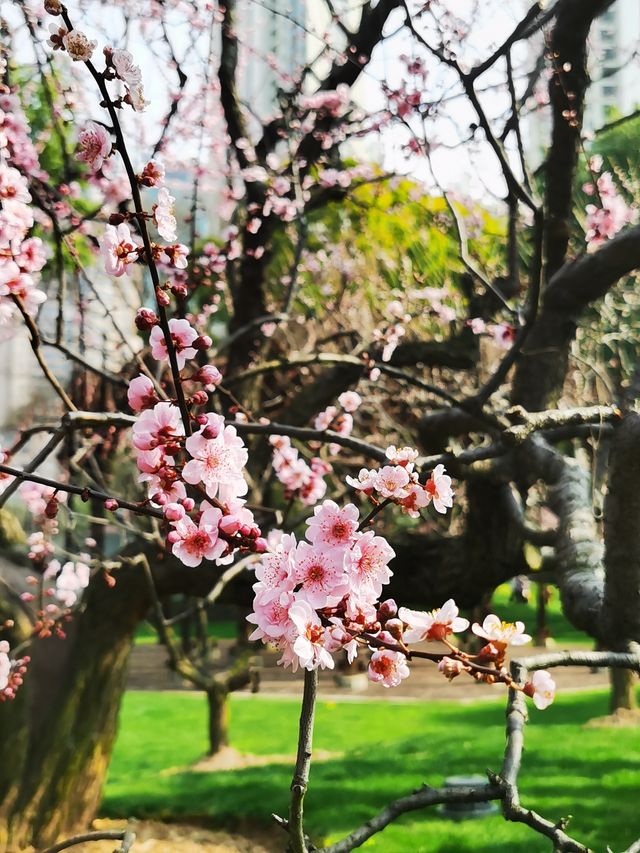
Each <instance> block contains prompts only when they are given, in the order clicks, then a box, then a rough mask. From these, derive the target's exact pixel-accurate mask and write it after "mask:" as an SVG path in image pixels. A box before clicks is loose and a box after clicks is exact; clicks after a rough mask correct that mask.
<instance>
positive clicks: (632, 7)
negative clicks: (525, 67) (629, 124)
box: [523, 0, 640, 168]
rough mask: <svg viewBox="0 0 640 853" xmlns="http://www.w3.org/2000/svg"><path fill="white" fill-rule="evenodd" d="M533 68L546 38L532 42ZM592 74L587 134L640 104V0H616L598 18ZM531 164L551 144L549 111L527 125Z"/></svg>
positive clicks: (542, 111) (592, 35)
mask: <svg viewBox="0 0 640 853" xmlns="http://www.w3.org/2000/svg"><path fill="white" fill-rule="evenodd" d="M531 49H532V50H531V54H530V62H529V65H530V66H531V67H533V64H534V63H535V61H536V60H537V58H538V57H539V56H540V53H541V52H542V50H543V49H544V41H543V39H542V37H541V38H540V39H539V40H538V41H537V42H536V41H532V43H531ZM589 75H590V77H591V83H590V86H589V90H588V92H587V98H586V109H585V115H584V123H583V127H584V132H585V134H586V135H587V137H588V135H589V134H591V133H593V132H594V131H597V130H598V129H599V128H601V127H602V126H603V125H605V124H606V123H607V122H608V121H610V120H611V119H612V118H614V117H615V116H617V115H626V114H628V113H631V112H633V110H634V109H636V107H637V106H638V105H640V0H617V2H615V3H614V4H613V5H612V6H611V8H610V9H608V10H607V11H606V12H604V13H603V14H602V15H600V17H599V18H597V19H596V20H595V21H594V23H593V26H592V28H591V33H590V54H589ZM523 127H524V135H525V142H526V147H527V153H528V155H529V164H530V166H532V167H534V168H535V167H537V166H538V165H539V164H540V162H541V161H542V159H543V158H544V152H545V149H546V147H547V145H548V144H549V134H550V130H551V120H550V116H549V110H548V108H545V107H542V108H539V109H537V110H535V111H534V112H532V113H531V114H530V115H529V117H528V118H527V120H526V122H525V123H524V125H523Z"/></svg>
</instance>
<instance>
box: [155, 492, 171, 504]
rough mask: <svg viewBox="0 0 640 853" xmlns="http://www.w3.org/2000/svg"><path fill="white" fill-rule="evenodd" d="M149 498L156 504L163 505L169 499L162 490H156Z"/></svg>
mask: <svg viewBox="0 0 640 853" xmlns="http://www.w3.org/2000/svg"><path fill="white" fill-rule="evenodd" d="M151 500H152V501H153V502H154V504H158V506H164V505H165V504H166V502H167V501H168V500H169V498H168V497H167V496H166V495H165V494H164V492H158V493H157V494H155V495H153V497H152V498H151Z"/></svg>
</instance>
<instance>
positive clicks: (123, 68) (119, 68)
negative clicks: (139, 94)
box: [111, 49, 142, 87]
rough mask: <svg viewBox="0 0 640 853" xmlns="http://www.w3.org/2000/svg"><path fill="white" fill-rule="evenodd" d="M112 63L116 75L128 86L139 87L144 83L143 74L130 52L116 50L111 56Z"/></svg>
mask: <svg viewBox="0 0 640 853" xmlns="http://www.w3.org/2000/svg"><path fill="white" fill-rule="evenodd" d="M111 62H112V64H113V67H114V69H115V72H116V74H117V75H118V77H119V78H120V79H121V80H123V81H124V82H125V83H126V84H127V86H129V87H132V86H137V85H138V83H140V82H142V72H141V71H140V68H139V67H138V66H137V65H136V64H135V62H134V61H133V56H132V55H131V54H130V53H129V51H128V50H120V49H118V50H114V51H113V52H112V54H111Z"/></svg>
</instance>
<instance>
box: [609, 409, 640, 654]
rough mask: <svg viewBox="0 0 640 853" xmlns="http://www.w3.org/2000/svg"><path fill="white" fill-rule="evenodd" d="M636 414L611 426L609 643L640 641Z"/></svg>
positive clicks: (639, 422) (639, 426)
mask: <svg viewBox="0 0 640 853" xmlns="http://www.w3.org/2000/svg"><path fill="white" fill-rule="evenodd" d="M639 482H640V415H638V414H636V413H635V412H634V413H631V414H629V415H627V417H626V418H625V419H624V421H623V422H622V424H621V425H620V426H619V427H618V428H617V429H616V430H615V432H614V434H613V439H612V442H611V451H610V454H609V485H608V489H607V495H606V498H605V503H604V539H605V553H604V566H605V572H606V580H605V589H604V604H603V611H602V628H603V632H604V636H605V639H606V640H607V644H608V645H609V646H610V648H612V649H615V650H616V651H626V650H627V649H628V648H629V644H634V643H635V644H636V647H637V646H638V644H640V489H639V488H638V483H639Z"/></svg>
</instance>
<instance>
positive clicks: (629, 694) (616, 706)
mask: <svg viewBox="0 0 640 853" xmlns="http://www.w3.org/2000/svg"><path fill="white" fill-rule="evenodd" d="M609 677H610V683H611V694H610V697H609V710H610V711H611V713H612V714H614V713H615V712H616V711H620V710H623V709H624V710H627V711H637V710H638V700H637V698H636V690H637V688H638V676H637V675H636V674H635V672H632V671H631V670H630V669H610V670H609Z"/></svg>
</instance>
